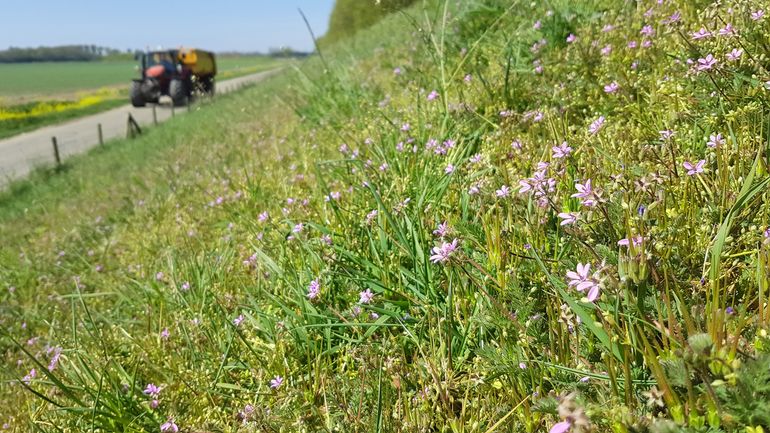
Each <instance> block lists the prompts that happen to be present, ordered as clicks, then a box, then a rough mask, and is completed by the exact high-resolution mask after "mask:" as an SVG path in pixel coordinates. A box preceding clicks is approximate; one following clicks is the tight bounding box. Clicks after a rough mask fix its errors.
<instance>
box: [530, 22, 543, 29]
mask: <svg viewBox="0 0 770 433" xmlns="http://www.w3.org/2000/svg"><path fill="white" fill-rule="evenodd" d="M542 26H543V24H542V23H541V22H540V20H537V21H535V24H532V28H533V29H535V30H539V29H540V27H542Z"/></svg>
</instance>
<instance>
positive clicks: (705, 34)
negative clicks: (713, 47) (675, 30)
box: [692, 27, 711, 41]
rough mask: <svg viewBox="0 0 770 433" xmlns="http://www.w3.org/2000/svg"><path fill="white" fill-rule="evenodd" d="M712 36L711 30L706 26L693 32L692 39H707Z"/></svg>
mask: <svg viewBox="0 0 770 433" xmlns="http://www.w3.org/2000/svg"><path fill="white" fill-rule="evenodd" d="M709 37H711V32H710V31H708V30H706V29H705V28H704V27H701V28H700V30H698V31H697V32H693V33H692V39H693V40H694V41H697V40H700V39H706V38H709Z"/></svg>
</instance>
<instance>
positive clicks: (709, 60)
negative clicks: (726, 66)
mask: <svg viewBox="0 0 770 433" xmlns="http://www.w3.org/2000/svg"><path fill="white" fill-rule="evenodd" d="M716 64H717V59H715V58H714V56H712V55H711V54H709V55H708V56H706V57H705V58H702V59H698V66H697V69H698V71H708V70H710V69H711V68H713V67H714V65H716Z"/></svg>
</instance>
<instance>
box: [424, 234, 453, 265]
mask: <svg viewBox="0 0 770 433" xmlns="http://www.w3.org/2000/svg"><path fill="white" fill-rule="evenodd" d="M457 242H458V241H457V239H454V240H452V242H451V243H449V242H443V243H442V244H441V246H438V247H433V250H431V252H432V253H433V255H431V256H430V261H431V262H433V263H444V262H446V261H447V260H449V258H450V257H451V256H452V254H453V253H454V252H455V250H457Z"/></svg>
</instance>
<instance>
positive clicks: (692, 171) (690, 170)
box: [682, 159, 706, 176]
mask: <svg viewBox="0 0 770 433" xmlns="http://www.w3.org/2000/svg"><path fill="white" fill-rule="evenodd" d="M705 164H706V160H705V159H701V160H700V161H698V162H697V163H696V164H695V165H692V163H691V162H690V161H685V162H683V163H682V166H683V167H684V168H685V169H687V175H688V176H695V175H696V174H698V173H703V165H705Z"/></svg>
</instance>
